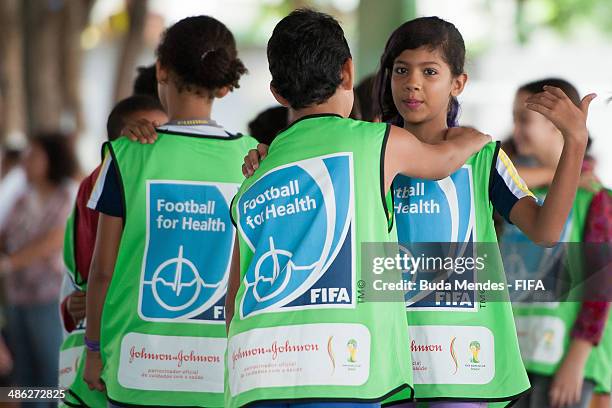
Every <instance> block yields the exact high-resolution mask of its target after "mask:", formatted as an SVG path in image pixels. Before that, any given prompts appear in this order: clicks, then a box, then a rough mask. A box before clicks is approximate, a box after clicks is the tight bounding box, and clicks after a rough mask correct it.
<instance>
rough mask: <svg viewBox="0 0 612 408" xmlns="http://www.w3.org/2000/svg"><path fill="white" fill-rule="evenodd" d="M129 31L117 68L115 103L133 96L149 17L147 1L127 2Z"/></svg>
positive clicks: (129, 0) (135, 0)
mask: <svg viewBox="0 0 612 408" xmlns="http://www.w3.org/2000/svg"><path fill="white" fill-rule="evenodd" d="M126 2H127V3H126V5H127V12H128V20H129V29H128V33H127V36H126V37H125V39H124V41H123V44H122V46H121V56H120V59H119V65H118V67H117V81H116V87H115V101H118V100H120V99H122V98H125V97H127V96H129V95H131V94H132V79H133V77H134V70H135V68H136V62H137V60H138V56H139V55H140V51H141V50H142V46H143V34H144V28H145V22H146V16H147V3H148V2H147V0H126Z"/></svg>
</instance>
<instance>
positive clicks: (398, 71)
mask: <svg viewBox="0 0 612 408" xmlns="http://www.w3.org/2000/svg"><path fill="white" fill-rule="evenodd" d="M393 72H394V73H396V74H397V75H405V74H406V73H407V72H408V70H407V69H406V68H404V67H395V69H394V70H393Z"/></svg>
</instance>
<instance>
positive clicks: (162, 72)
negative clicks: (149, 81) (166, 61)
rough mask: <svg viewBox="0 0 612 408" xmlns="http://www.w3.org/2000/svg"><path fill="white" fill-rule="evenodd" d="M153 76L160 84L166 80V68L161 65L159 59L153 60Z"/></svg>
mask: <svg viewBox="0 0 612 408" xmlns="http://www.w3.org/2000/svg"><path fill="white" fill-rule="evenodd" d="M155 78H156V79H157V82H159V83H160V84H165V83H167V82H168V70H167V69H166V68H164V67H162V65H161V63H160V62H159V60H157V61H156V62H155Z"/></svg>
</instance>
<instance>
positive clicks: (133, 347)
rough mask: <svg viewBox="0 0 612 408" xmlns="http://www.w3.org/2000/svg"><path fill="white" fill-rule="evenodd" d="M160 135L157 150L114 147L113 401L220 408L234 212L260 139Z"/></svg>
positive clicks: (108, 323) (108, 308)
mask: <svg viewBox="0 0 612 408" xmlns="http://www.w3.org/2000/svg"><path fill="white" fill-rule="evenodd" d="M158 134H159V137H158V140H157V141H156V143H154V144H152V145H141V144H137V143H132V142H130V141H129V140H128V139H127V138H121V139H118V140H116V141H114V142H112V143H110V145H108V148H109V154H111V155H112V159H113V163H114V165H115V166H116V169H117V172H118V174H119V177H120V179H121V188H122V191H123V200H124V209H125V220H124V221H125V224H124V229H123V235H122V237H121V243H120V246H119V252H118V256H117V261H116V265H115V272H114V275H113V278H112V281H111V283H110V286H109V288H108V293H107V296H106V302H105V304H104V311H103V314H102V322H101V336H100V342H101V355H102V359H103V362H104V370H103V374H102V377H103V380H104V382H105V384H106V389H107V395H108V398H109V400H111V401H116V402H119V403H123V404H137V405H155V406H176V405H185V406H203V407H221V406H223V369H224V365H223V358H224V354H225V349H226V343H227V341H226V338H225V312H224V302H225V292H226V287H227V280H228V273H229V264H230V258H231V254H232V248H233V243H234V236H235V235H234V228H233V226H232V224H231V220H230V215H229V207H230V203H231V200H232V197H233V196H234V194H235V193H236V191H237V190H238V187H239V184H240V182H241V181H242V180H243V176H242V172H241V165H242V162H243V157H244V155H245V154H246V152H247V151H248V150H249V149H251V148H254V147H255V146H256V142H255V140H254V139H252V138H251V137H247V136H230V137H218V136H205V135H199V134H184V133H174V132H172V131H170V130H162V129H160V130H159V132H158Z"/></svg>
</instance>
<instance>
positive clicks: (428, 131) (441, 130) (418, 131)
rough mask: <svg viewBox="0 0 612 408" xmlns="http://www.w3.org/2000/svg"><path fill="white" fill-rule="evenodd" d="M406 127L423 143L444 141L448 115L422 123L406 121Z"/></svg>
mask: <svg viewBox="0 0 612 408" xmlns="http://www.w3.org/2000/svg"><path fill="white" fill-rule="evenodd" d="M404 129H406V130H407V131H409V132H410V133H412V134H413V135H415V136H416V138H417V139H419V140H420V141H421V142H423V143H427V144H437V143H440V142H442V141H444V139H445V137H446V131H447V130H448V126H446V117H444V119H443V120H441V119H439V118H438V119H434V120H429V121H426V122H420V123H408V122H406V121H404Z"/></svg>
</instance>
